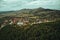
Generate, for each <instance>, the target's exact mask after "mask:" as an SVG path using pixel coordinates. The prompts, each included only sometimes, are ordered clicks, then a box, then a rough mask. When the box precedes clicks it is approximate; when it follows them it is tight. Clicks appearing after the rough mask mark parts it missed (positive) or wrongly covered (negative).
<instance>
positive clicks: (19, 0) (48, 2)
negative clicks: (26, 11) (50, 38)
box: [0, 0, 60, 11]
mask: <svg viewBox="0 0 60 40" xmlns="http://www.w3.org/2000/svg"><path fill="white" fill-rule="evenodd" d="M38 7H43V8H49V9H57V10H60V0H0V11H11V10H20V9H23V8H38Z"/></svg>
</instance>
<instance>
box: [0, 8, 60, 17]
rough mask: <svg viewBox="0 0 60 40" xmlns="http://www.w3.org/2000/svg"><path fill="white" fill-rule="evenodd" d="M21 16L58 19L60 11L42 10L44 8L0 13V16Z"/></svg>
mask: <svg viewBox="0 0 60 40" xmlns="http://www.w3.org/2000/svg"><path fill="white" fill-rule="evenodd" d="M23 14H33V15H35V16H40V17H42V18H45V17H48V18H50V17H56V18H60V10H52V9H44V8H36V9H22V10H18V11H8V12H0V16H1V15H3V16H21V15H23Z"/></svg>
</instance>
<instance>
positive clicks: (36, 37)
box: [0, 21, 60, 40]
mask: <svg viewBox="0 0 60 40" xmlns="http://www.w3.org/2000/svg"><path fill="white" fill-rule="evenodd" d="M26 27H28V28H26ZM59 39H60V21H56V22H48V23H41V24H34V25H28V26H21V27H20V26H17V25H6V26H5V27H4V28H2V29H1V30H0V40H59Z"/></svg>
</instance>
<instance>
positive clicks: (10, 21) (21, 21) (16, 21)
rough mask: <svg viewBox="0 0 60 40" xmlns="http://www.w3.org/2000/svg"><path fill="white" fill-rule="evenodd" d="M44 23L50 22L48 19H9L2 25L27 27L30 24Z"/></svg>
mask: <svg viewBox="0 0 60 40" xmlns="http://www.w3.org/2000/svg"><path fill="white" fill-rule="evenodd" d="M31 19H33V21H34V22H32V23H31V22H30V21H32V20H31ZM43 22H49V20H47V19H39V18H38V17H8V18H7V19H5V20H4V21H3V23H2V26H3V25H6V24H10V25H11V24H17V25H19V26H22V25H23V26H25V25H28V24H38V23H43Z"/></svg>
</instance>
